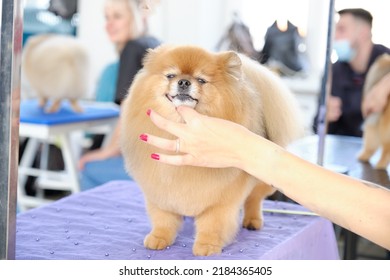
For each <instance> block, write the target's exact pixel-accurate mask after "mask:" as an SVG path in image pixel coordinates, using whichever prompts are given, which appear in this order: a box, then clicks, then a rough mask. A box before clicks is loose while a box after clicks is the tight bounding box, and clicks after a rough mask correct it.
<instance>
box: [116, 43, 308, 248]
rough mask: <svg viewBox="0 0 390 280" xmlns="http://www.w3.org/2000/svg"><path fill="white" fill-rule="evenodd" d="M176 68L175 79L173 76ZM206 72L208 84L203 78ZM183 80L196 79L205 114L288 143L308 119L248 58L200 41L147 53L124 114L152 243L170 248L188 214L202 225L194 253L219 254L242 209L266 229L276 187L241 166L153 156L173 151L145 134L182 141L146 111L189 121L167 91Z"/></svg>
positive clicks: (127, 150) (124, 137) (128, 155)
mask: <svg viewBox="0 0 390 280" xmlns="http://www.w3.org/2000/svg"><path fill="white" fill-rule="evenodd" d="M170 73H174V74H175V77H174V78H170V79H168V78H167V75H168V74H170ZM199 77H201V78H204V79H205V80H206V81H207V83H205V84H201V83H199V80H198V78H199ZM181 79H186V80H188V81H190V82H191V94H192V97H194V98H197V99H198V100H199V102H198V103H197V104H196V106H195V109H196V110H197V111H198V112H200V113H202V114H206V115H209V116H215V117H220V118H224V119H228V120H231V121H234V122H237V123H240V124H242V125H244V126H246V127H248V128H249V129H251V130H252V131H254V132H256V133H258V134H260V135H263V136H265V137H267V138H269V139H270V140H272V141H274V142H275V143H278V144H280V145H282V146H286V145H287V144H288V143H290V142H291V141H293V140H294V139H296V138H298V137H300V136H302V135H303V125H302V119H301V115H300V112H299V109H298V105H297V103H296V100H295V99H294V97H293V95H292V94H291V93H290V92H289V91H288V89H287V88H286V87H285V86H284V85H283V84H282V82H281V81H280V80H279V78H278V77H276V76H275V75H274V74H273V73H271V72H270V71H268V70H267V69H266V68H264V67H263V66H261V65H260V64H258V63H257V62H254V61H252V60H250V59H249V58H247V57H245V56H242V55H237V54H236V53H234V52H224V53H218V54H216V53H210V52H207V51H205V50H203V49H201V48H198V47H192V46H178V47H175V46H163V47H159V48H157V49H155V50H152V51H150V52H149V54H148V55H147V57H146V59H145V62H144V68H143V69H142V70H141V71H140V72H139V73H138V75H137V76H136V78H135V80H134V82H133V84H132V86H131V88H130V90H129V95H128V96H127V98H126V99H125V101H124V103H123V104H122V115H121V124H122V134H121V147H122V152H123V155H124V157H125V161H126V167H127V170H128V171H129V173H130V174H131V176H133V178H134V179H135V180H136V181H137V182H138V184H139V186H140V187H141V189H142V191H143V193H144V195H145V201H146V207H147V211H148V214H149V217H150V220H151V223H152V231H151V232H150V233H149V234H148V235H147V236H146V238H145V241H144V244H145V246H146V247H147V248H150V249H164V248H165V247H167V246H168V245H170V244H172V243H173V242H174V240H175V237H176V234H177V232H178V230H179V229H180V226H181V223H182V217H183V216H192V217H195V223H196V234H195V243H194V246H193V253H194V254H195V255H211V254H217V253H220V252H221V250H222V248H223V247H224V246H226V245H228V244H229V243H230V242H232V240H233V239H234V237H235V235H236V233H237V231H238V228H239V213H240V209H241V207H244V210H245V213H244V218H243V222H242V226H243V227H245V228H247V229H251V230H257V229H260V228H261V227H262V225H263V218H262V214H261V202H262V200H263V199H264V198H265V197H267V196H268V195H270V194H272V193H273V192H274V189H273V188H272V187H271V186H268V185H266V184H264V183H263V182H260V181H258V180H257V179H255V178H253V177H252V176H250V175H248V174H247V173H245V172H243V171H241V170H238V169H235V168H220V169H212V168H200V167H191V166H182V167H177V166H170V165H166V164H162V163H159V162H158V161H154V160H152V159H150V154H152V153H154V152H163V153H166V151H158V150H157V149H156V148H154V147H151V146H149V145H147V144H145V143H143V142H142V141H140V140H139V136H140V134H142V133H151V134H154V135H158V136H161V137H165V138H171V139H174V138H173V136H172V135H169V134H168V133H166V132H164V131H162V130H160V129H158V128H157V127H155V126H154V125H153V124H152V122H151V121H150V119H149V117H147V115H146V111H147V109H149V108H151V109H153V110H155V111H157V112H158V113H160V114H161V115H163V116H164V117H166V118H168V119H170V120H173V121H178V122H180V121H182V119H181V117H180V116H179V114H178V113H177V111H176V108H175V106H174V104H173V103H172V102H171V101H170V100H169V99H168V98H167V96H166V95H167V93H170V92H171V91H172V89H175V88H177V87H176V84H177V83H178V81H179V80H181ZM242 145H243V146H244V145H245V139H242ZM240 148H241V147H237V149H240ZM282 172H283V171H282V170H281V173H282ZM281 176H283V175H281ZM129 199H131V198H129Z"/></svg>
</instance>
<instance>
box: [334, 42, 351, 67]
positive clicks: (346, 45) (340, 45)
mask: <svg viewBox="0 0 390 280" xmlns="http://www.w3.org/2000/svg"><path fill="white" fill-rule="evenodd" d="M333 49H334V50H335V51H336V53H337V56H338V61H341V62H350V61H351V60H352V59H353V58H354V57H355V55H356V51H355V50H354V49H353V48H352V47H351V43H350V42H349V41H348V40H337V41H334V43H333Z"/></svg>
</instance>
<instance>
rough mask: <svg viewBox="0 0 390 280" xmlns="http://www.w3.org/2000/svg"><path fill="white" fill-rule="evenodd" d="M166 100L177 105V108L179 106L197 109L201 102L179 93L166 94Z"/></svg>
mask: <svg viewBox="0 0 390 280" xmlns="http://www.w3.org/2000/svg"><path fill="white" fill-rule="evenodd" d="M165 96H166V98H167V99H168V100H169V101H170V102H172V103H173V105H175V107H179V106H188V107H191V108H195V106H196V105H197V104H198V102H199V100H198V99H196V98H193V97H192V96H191V95H189V94H183V93H179V94H176V95H173V96H172V95H170V94H169V93H167V94H165Z"/></svg>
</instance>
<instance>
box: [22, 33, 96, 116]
mask: <svg viewBox="0 0 390 280" xmlns="http://www.w3.org/2000/svg"><path fill="white" fill-rule="evenodd" d="M22 66H23V71H24V73H25V75H26V78H27V80H28V82H29V83H30V86H31V88H32V89H33V90H34V92H35V93H36V95H37V97H38V99H39V105H40V106H41V107H42V108H44V107H45V106H46V104H47V103H48V101H49V100H50V101H51V102H50V104H48V106H46V108H45V111H46V112H48V113H54V112H57V111H58V110H59V108H60V107H61V102H62V100H64V99H69V101H70V105H71V107H72V109H73V110H74V111H75V112H82V108H81V107H80V105H79V104H78V100H79V99H80V98H82V97H83V96H84V95H85V93H86V91H87V87H88V82H87V81H88V78H87V77H88V76H87V75H88V68H89V62H88V53H87V51H86V50H85V48H84V47H83V46H82V45H81V43H80V42H79V41H78V40H77V39H76V38H74V37H71V36H66V35H56V34H42V35H35V36H33V37H30V38H29V39H28V41H27V43H26V45H25V47H24V51H23V60H22Z"/></svg>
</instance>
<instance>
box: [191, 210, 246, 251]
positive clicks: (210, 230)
mask: <svg viewBox="0 0 390 280" xmlns="http://www.w3.org/2000/svg"><path fill="white" fill-rule="evenodd" d="M239 212H240V208H239V206H232V205H230V206H224V205H217V206H212V207H210V208H208V209H207V210H206V211H204V212H202V214H200V215H199V216H197V217H196V238H195V244H194V247H193V248H192V252H193V254H194V255H196V256H210V255H213V254H220V253H221V252H222V248H223V246H225V245H227V244H229V243H230V242H231V241H232V240H233V238H234V237H235V236H236V234H237V231H238V228H239V222H238V217H239Z"/></svg>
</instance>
